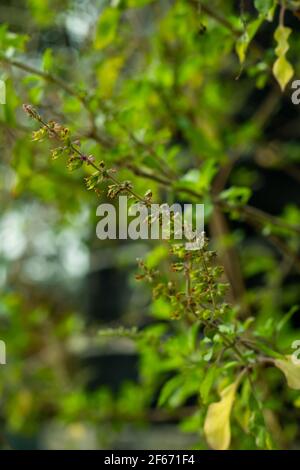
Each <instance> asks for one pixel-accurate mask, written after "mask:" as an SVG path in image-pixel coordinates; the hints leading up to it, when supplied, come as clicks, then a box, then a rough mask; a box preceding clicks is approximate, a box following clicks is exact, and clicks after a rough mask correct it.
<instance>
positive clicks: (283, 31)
mask: <svg viewBox="0 0 300 470" xmlns="http://www.w3.org/2000/svg"><path fill="white" fill-rule="evenodd" d="M291 31H292V30H291V29H290V28H287V27H285V26H282V25H280V26H278V28H277V29H276V31H275V34H274V38H275V40H276V42H277V47H276V49H275V53H276V55H277V57H278V59H277V60H276V62H275V64H274V66H273V73H274V76H275V78H276V80H277V81H278V83H279V85H280V87H281V89H282V91H284V89H285V87H286V85H287V84H288V82H289V81H290V80H291V78H292V77H293V75H294V69H293V66H292V65H291V64H290V63H289V61H288V60H287V59H286V53H287V52H288V50H289V43H288V38H289V36H290V34H291Z"/></svg>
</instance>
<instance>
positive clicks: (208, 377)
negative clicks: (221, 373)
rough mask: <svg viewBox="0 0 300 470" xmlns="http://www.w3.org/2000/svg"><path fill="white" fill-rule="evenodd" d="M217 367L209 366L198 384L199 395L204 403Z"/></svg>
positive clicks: (206, 400)
mask: <svg viewBox="0 0 300 470" xmlns="http://www.w3.org/2000/svg"><path fill="white" fill-rule="evenodd" d="M216 373H217V367H216V366H215V365H213V366H211V367H210V368H209V369H208V371H207V373H206V374H205V377H204V379H203V380H202V382H201V385H200V396H201V399H202V401H203V403H204V404H206V403H207V402H208V397H209V393H210V391H211V388H212V386H213V383H214V381H215V378H216Z"/></svg>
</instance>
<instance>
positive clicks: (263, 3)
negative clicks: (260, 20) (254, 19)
mask: <svg viewBox="0 0 300 470" xmlns="http://www.w3.org/2000/svg"><path fill="white" fill-rule="evenodd" d="M274 3H275V2H274V0H254V6H255V8H256V9H257V11H258V12H259V13H260V14H261V15H263V16H267V15H268V14H269V13H270V12H271V11H272V9H273V8H274Z"/></svg>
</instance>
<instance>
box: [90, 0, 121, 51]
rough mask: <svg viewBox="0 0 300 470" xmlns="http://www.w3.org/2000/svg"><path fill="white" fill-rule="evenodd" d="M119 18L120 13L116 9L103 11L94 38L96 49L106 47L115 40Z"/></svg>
mask: <svg viewBox="0 0 300 470" xmlns="http://www.w3.org/2000/svg"><path fill="white" fill-rule="evenodd" d="M119 18H120V12H119V10H118V9H117V8H110V7H108V8H105V9H104V10H103V12H102V13H101V15H100V18H99V21H98V25H97V31H96V38H95V48H96V49H103V48H104V47H107V46H108V45H109V44H110V43H111V42H112V41H113V40H114V39H115V37H116V33H117V27H118V23H119Z"/></svg>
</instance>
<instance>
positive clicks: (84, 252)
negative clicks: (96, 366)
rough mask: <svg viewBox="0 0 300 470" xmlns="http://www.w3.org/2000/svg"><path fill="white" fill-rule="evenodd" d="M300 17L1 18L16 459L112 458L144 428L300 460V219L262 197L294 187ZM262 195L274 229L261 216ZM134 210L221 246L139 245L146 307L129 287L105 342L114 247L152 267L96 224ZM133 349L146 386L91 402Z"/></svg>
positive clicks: (214, 10)
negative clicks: (132, 204)
mask: <svg viewBox="0 0 300 470" xmlns="http://www.w3.org/2000/svg"><path fill="white" fill-rule="evenodd" d="M2 10H3V12H2ZM16 11H17V12H18V13H19V14H18V15H16ZM299 11H300V4H299V2H298V1H296V0H295V1H289V0H287V1H285V0H282V1H277V0H268V1H267V0H264V1H260V0H253V1H250V0H249V1H243V0H241V2H233V1H227V2H224V1H220V0H214V1H210V2H208V1H206V0H203V1H200V0H199V1H198V0H189V1H188V0H169V1H168V0H111V1H108V0H107V1H106V0H98V1H89V0H86V1H84V2H80V1H76V0H68V1H67V0H65V1H62V0H60V1H59V2H58V1H51V2H50V1H45V0H27V1H25V0H24V1H22V2H21V1H18V2H13V1H11V2H10V1H6V2H4V3H3V6H2V4H1V8H0V13H1V14H2V16H3V17H5V24H1V26H0V50H1V52H0V63H1V69H0V79H1V80H3V81H5V84H6V95H7V96H6V100H7V102H6V104H5V105H1V106H0V131H1V139H0V146H1V160H0V165H1V173H0V198H1V207H2V208H3V209H2V214H1V218H0V234H1V241H2V243H1V246H0V288H1V297H0V327H1V329H0V335H1V339H3V340H5V342H6V344H7V364H6V365H5V366H1V369H0V373H1V380H0V397H1V399H0V400H1V407H0V420H1V422H2V427H1V442H2V444H1V445H2V446H3V448H5V447H16V448H22V447H26V446H28V447H30V446H37V447H47V446H48V447H51V446H54V445H58V446H61V447H65V448H67V447H75V448H84V447H86V448H87V447H97V448H101V447H104V448H105V447H106V448H108V447H110V446H116V445H117V444H116V442H118V439H119V437H118V436H120V434H122V432H123V431H124V430H125V433H127V432H130V426H133V427H138V428H139V429H143V428H144V427H147V426H148V427H151V426H156V425H157V423H169V422H173V423H176V424H177V425H178V426H179V429H180V432H181V433H182V436H183V435H184V433H187V434H189V435H190V436H191V439H190V447H193V448H195V449H206V448H208V446H211V447H213V448H216V449H224V448H228V447H229V446H230V447H231V448H233V449H257V448H262V449H271V448H279V449H283V448H299V439H300V436H299V426H298V423H299V417H300V414H299V406H300V398H299V392H297V390H299V388H300V386H299V374H300V372H299V370H300V368H299V366H297V365H295V364H294V363H293V362H292V361H291V357H290V356H291V354H293V352H294V351H293V348H292V344H293V341H294V340H297V339H300V337H299V329H298V328H299V310H298V308H297V305H298V304H299V302H300V293H299V269H300V256H299V233H300V210H299V207H298V206H299V202H300V201H299V197H298V199H297V197H296V193H297V192H296V191H295V194H291V193H289V194H288V195H287V196H286V197H284V198H283V199H282V198H281V196H282V194H281V188H280V187H279V188H278V187H275V191H274V188H273V187H272V185H271V187H270V185H266V181H265V178H266V177H265V175H266V174H267V173H266V172H270V173H271V175H279V177H280V178H281V177H282V175H288V177H289V178H290V179H291V181H293V182H295V184H299V179H300V178H299V158H300V151H299V149H300V147H299V143H298V140H299V137H300V136H299V125H298V124H299V111H298V108H296V107H294V106H293V105H292V103H291V102H290V101H291V96H290V94H291V93H290V89H289V86H288V84H289V82H290V80H291V78H292V77H295V78H297V76H299V72H300V62H299V51H300V41H299V27H298V26H299V19H298V18H299ZM23 15H24V18H26V19H27V20H28V21H26V22H24V21H23ZM24 103H27V106H25V111H26V113H27V116H26V113H24V112H23V110H22V105H23V104H24ZM28 114H29V117H31V118H33V119H29V118H28ZM282 114H283V115H284V117H285V121H284V122H283V121H282ZM281 128H284V129H283V131H282V134H281V133H280V130H281ZM284 132H285V133H284ZM31 136H32V137H31ZM50 155H52V159H51V158H49V156H50ZM52 160H55V161H52ZM101 162H102V163H101ZM69 170H77V171H74V172H72V173H70V172H69ZM115 171H116V173H114V172H115ZM114 175H116V176H114ZM84 180H85V182H86V184H85V183H84ZM264 185H265V186H264ZM275 186H276V185H275ZM260 188H262V189H263V191H264V199H265V201H267V202H269V203H270V213H269V212H267V211H265V208H263V209H264V210H263V209H262V208H259V207H256V206H255V192H256V191H257V190H258V189H260ZM88 189H95V190H96V193H94V191H88ZM282 189H283V187H282ZM120 193H124V194H129V195H131V196H133V198H134V199H139V200H141V201H142V202H144V203H145V204H147V202H149V201H154V202H159V203H162V202H168V203H173V202H178V201H179V202H181V203H184V202H187V201H188V202H195V203H196V202H200V203H203V202H204V203H205V210H206V225H207V235H208V237H209V240H210V241H209V243H206V245H205V247H204V249H202V250H198V251H195V252H192V254H190V253H187V252H186V251H185V250H184V248H183V247H179V248H176V247H174V246H172V247H171V252H170V247H168V246H166V244H164V243H163V242H155V243H154V242H149V243H147V242H145V241H143V243H142V244H141V245H139V247H140V248H141V249H140V251H141V253H142V255H144V258H145V259H144V261H142V262H141V263H140V265H141V268H142V270H141V272H140V273H139V274H137V278H138V279H142V280H145V281H148V283H150V285H151V289H149V290H148V288H147V287H145V286H143V285H142V284H140V283H136V280H135V279H133V276H132V275H131V274H130V276H131V278H130V285H131V289H132V292H133V293H132V299H131V300H130V301H128V305H125V307H124V308H125V310H126V314H125V316H124V318H122V319H120V321H119V322H116V321H114V322H111V324H110V325H109V329H101V331H100V332H99V333H98V332H97V330H98V329H99V326H98V325H96V324H93V325H91V324H90V323H89V322H88V321H87V319H86V316H85V309H84V305H83V303H82V296H83V292H84V278H85V276H86V275H87V273H88V271H89V269H90V266H93V265H94V266H95V263H96V267H99V266H100V265H101V262H99V261H97V260H98V258H97V253H98V254H99V258H100V259H101V260H102V261H103V262H104V258H105V256H106V255H105V254H104V251H103V250H104V249H106V248H109V247H111V246H113V250H115V252H117V254H116V257H115V258H113V259H114V262H115V263H116V265H117V266H120V265H122V263H123V264H125V265H126V266H127V267H128V266H131V264H132V262H133V260H134V258H135V257H136V253H137V252H139V249H138V248H135V245H134V244H132V243H129V244H128V247H127V248H126V250H128V251H127V253H126V254H127V257H126V256H125V255H124V252H122V245H121V244H119V243H118V242H116V243H115V245H111V244H109V243H107V244H106V243H103V242H100V241H99V240H98V241H97V240H96V234H95V225H96V216H95V212H96V206H97V205H98V204H99V203H100V202H103V201H107V198H108V197H109V196H116V195H118V194H120ZM149 194H151V196H149ZM294 196H295V197H294ZM274 207H275V210H274ZM132 247H133V248H132ZM130 249H131V250H132V251H130ZM109 256H110V257H111V258H112V255H109ZM122 260H123V261H122ZM110 262H112V261H111V260H110ZM97 263H98V264H97ZM220 266H222V267H220ZM130 272H131V271H130ZM87 279H88V277H87ZM116 290H117V286H116V289H115V291H116ZM150 291H152V292H153V296H151V292H150ZM106 295H107V297H109V296H112V297H114V296H116V292H107V293H106ZM95 308H97V306H95ZM114 327H115V328H114ZM118 345H119V346H118ZM118 347H122V348H123V349H124V350H125V351H128V350H130V351H132V350H133V351H134V353H135V354H138V361H139V373H138V377H137V379H136V380H125V381H124V382H123V383H122V384H121V386H120V387H119V388H118V390H113V389H112V388H109V387H107V386H104V385H103V386H97V387H89V386H88V384H89V376H90V371H89V369H88V368H86V367H84V366H83V364H82V362H83V359H85V358H88V357H89V356H90V355H91V354H92V353H93V351H102V352H103V351H106V350H108V351H109V350H110V348H112V350H113V348H118ZM107 361H109V357H108V358H107ZM118 373H119V371H118V370H116V371H115V374H116V375H118ZM288 385H289V386H288ZM220 397H221V398H220ZM56 431H57V432H58V433H59V435H60V436H61V438H60V439H58V441H59V442H55V441H54V442H53V440H52V441H51V439H50V438H49V434H55V433H56ZM49 439H50V441H49ZM182 439H183V437H182ZM182 442H185V441H182ZM157 445H160V446H162V447H163V445H164V443H163V442H160V443H159V444H157ZM182 446H183V444H182Z"/></svg>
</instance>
